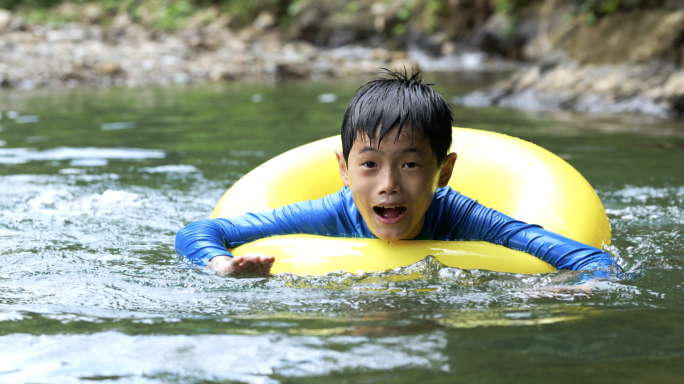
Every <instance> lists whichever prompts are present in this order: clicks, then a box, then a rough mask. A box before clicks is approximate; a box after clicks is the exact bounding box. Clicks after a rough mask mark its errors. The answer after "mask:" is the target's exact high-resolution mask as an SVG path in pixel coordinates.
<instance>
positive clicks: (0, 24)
mask: <svg viewBox="0 0 684 384" xmlns="http://www.w3.org/2000/svg"><path fill="white" fill-rule="evenodd" d="M11 22H12V12H10V11H8V10H6V9H0V33H2V32H3V31H5V30H6V29H7V28H8V27H9V26H10V23H11Z"/></svg>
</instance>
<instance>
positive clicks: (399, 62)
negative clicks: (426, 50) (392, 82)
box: [387, 58, 420, 73]
mask: <svg viewBox="0 0 684 384" xmlns="http://www.w3.org/2000/svg"><path fill="white" fill-rule="evenodd" d="M387 69H389V70H400V71H403V70H404V69H406V70H407V71H408V72H409V73H411V72H416V71H420V65H419V64H418V62H417V61H414V60H411V59H408V58H407V59H395V60H392V61H391V62H390V63H389V64H387Z"/></svg>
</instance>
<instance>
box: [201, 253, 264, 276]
mask: <svg viewBox="0 0 684 384" xmlns="http://www.w3.org/2000/svg"><path fill="white" fill-rule="evenodd" d="M273 262H275V257H273V256H266V255H264V254H263V253H247V254H245V255H244V256H238V257H230V256H216V257H214V258H213V259H211V261H210V262H209V265H207V267H209V268H210V269H213V270H214V271H216V272H218V273H220V274H225V275H240V274H243V273H254V274H257V275H268V274H269V273H271V267H273Z"/></svg>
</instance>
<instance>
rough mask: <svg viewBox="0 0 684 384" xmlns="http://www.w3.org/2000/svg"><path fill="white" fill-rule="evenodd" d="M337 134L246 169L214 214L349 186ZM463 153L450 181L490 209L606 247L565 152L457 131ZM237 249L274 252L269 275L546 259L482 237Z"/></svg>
mask: <svg viewBox="0 0 684 384" xmlns="http://www.w3.org/2000/svg"><path fill="white" fill-rule="evenodd" d="M341 147H342V145H341V141H340V137H339V136H334V137H330V138H327V139H323V140H319V141H316V142H313V143H310V144H306V145H303V146H301V147H299V148H295V149H293V150H291V151H289V152H286V153H283V154H282V155H280V156H277V157H275V158H273V159H271V160H269V161H267V162H266V163H264V164H262V165H261V166H259V167H257V168H256V169H254V170H253V171H252V172H250V173H248V174H247V175H245V176H244V177H243V178H242V179H240V180H239V181H238V182H237V183H235V185H234V186H233V187H232V188H230V189H229V190H228V192H226V194H225V195H224V196H223V198H222V199H221V201H220V202H219V203H218V205H217V206H216V209H215V210H214V212H213V214H212V216H211V217H212V218H216V217H231V216H236V215H240V214H243V213H246V212H259V211H265V210H270V209H274V208H278V207H281V206H284V205H287V204H291V203H295V202H298V201H303V200H307V199H309V200H314V199H318V198H321V197H323V196H325V195H328V194H331V193H335V192H337V191H338V190H340V189H341V188H342V187H343V185H342V181H341V180H340V174H339V170H338V166H337V161H336V159H335V154H334V151H335V149H338V148H341ZM451 150H452V151H453V152H456V153H457V154H458V160H457V161H456V166H455V169H454V173H453V176H452V178H451V181H450V182H449V186H450V187H451V188H453V189H454V190H457V191H460V192H461V193H463V194H464V195H466V196H468V197H471V198H473V199H477V200H478V201H479V202H480V203H482V204H483V205H485V206H488V207H491V208H494V209H496V210H498V211H500V212H503V213H504V214H506V215H508V216H511V217H514V218H516V219H518V220H521V221H525V222H528V223H535V224H540V225H542V226H543V227H544V228H545V229H547V230H550V231H553V232H556V233H558V234H561V235H563V236H566V237H569V238H571V239H573V240H577V241H580V242H582V243H585V244H588V245H592V246H594V247H597V248H601V247H602V246H603V245H608V244H609V241H610V224H609V223H608V218H607V216H606V212H605V210H604V208H603V205H602V204H601V200H599V197H598V196H597V195H596V192H595V191H594V190H593V189H592V187H591V186H590V185H589V183H588V182H587V181H586V180H585V179H584V177H582V175H580V173H579V172H577V171H576V170H575V169H574V168H573V167H572V166H570V165H569V164H568V163H566V162H565V161H564V160H562V159H561V158H559V157H558V156H556V155H554V154H552V153H551V152H549V151H547V150H545V149H543V148H540V147H538V146H536V145H534V144H532V143H529V142H526V141H523V140H520V139H518V138H515V137H510V136H506V135H503V134H499V133H492V132H486V131H480V130H475V129H466V128H454V130H453V145H452V147H451ZM232 252H233V254H234V255H236V256H240V255H244V254H245V253H247V252H262V253H265V254H267V255H273V256H275V257H276V262H275V264H274V265H273V269H272V273H282V272H292V273H295V274H298V275H323V274H325V273H328V272H331V271H335V270H345V271H348V272H352V273H356V272H358V271H359V270H363V271H366V272H371V271H383V270H387V269H394V268H398V267H402V266H406V265H410V264H413V263H415V262H417V261H420V260H422V259H423V258H425V257H426V256H428V255H432V256H434V257H436V258H437V259H438V260H439V261H440V262H441V263H443V264H445V265H447V266H450V267H457V268H462V269H487V270H491V271H498V272H513V273H526V274H534V273H542V272H550V271H554V270H555V268H554V267H553V266H551V265H549V264H548V263H546V262H544V261H542V260H540V259H538V258H536V257H534V256H532V255H528V254H526V253H523V252H519V251H514V250H511V249H508V248H505V247H503V246H500V245H496V244H491V243H487V242H482V241H429V240H415V241H411V240H402V241H398V242H396V243H391V244H388V243H387V242H385V241H382V240H379V239H367V238H337V237H326V236H317V235H304V234H300V235H285V236H274V237H269V238H264V239H260V240H257V241H254V242H251V243H249V244H244V245H242V246H239V247H237V248H235V249H233V250H232Z"/></svg>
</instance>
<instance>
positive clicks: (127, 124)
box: [100, 121, 136, 131]
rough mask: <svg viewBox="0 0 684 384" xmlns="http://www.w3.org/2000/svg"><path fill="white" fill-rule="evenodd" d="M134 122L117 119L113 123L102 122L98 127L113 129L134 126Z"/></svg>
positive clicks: (107, 129)
mask: <svg viewBox="0 0 684 384" xmlns="http://www.w3.org/2000/svg"><path fill="white" fill-rule="evenodd" d="M135 127H136V124H135V122H133V121H117V122H114V123H103V124H102V125H101V126H100V128H101V129H102V130H104V131H113V130H119V129H130V128H135Z"/></svg>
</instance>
